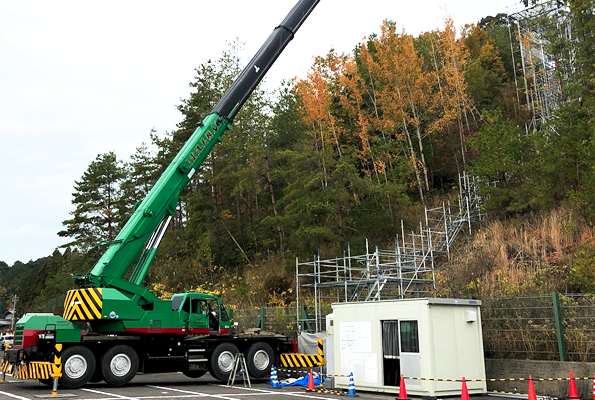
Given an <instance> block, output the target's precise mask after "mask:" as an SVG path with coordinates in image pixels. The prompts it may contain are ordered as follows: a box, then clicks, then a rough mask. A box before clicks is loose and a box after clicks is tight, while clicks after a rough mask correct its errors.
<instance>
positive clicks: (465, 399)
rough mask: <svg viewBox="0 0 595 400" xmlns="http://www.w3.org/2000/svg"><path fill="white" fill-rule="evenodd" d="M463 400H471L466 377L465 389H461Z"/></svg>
mask: <svg viewBox="0 0 595 400" xmlns="http://www.w3.org/2000/svg"><path fill="white" fill-rule="evenodd" d="M461 400H469V391H468V390H467V382H465V377H463V387H462V389H461Z"/></svg>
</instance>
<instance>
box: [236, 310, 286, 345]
mask: <svg viewBox="0 0 595 400" xmlns="http://www.w3.org/2000/svg"><path fill="white" fill-rule="evenodd" d="M233 320H234V322H237V323H238V327H237V330H238V331H239V332H243V331H246V330H249V329H251V328H260V329H262V330H263V331H269V332H275V333H280V334H282V335H285V336H287V337H289V338H295V337H296V336H297V322H296V321H297V314H296V309H295V307H261V308H245V309H237V310H233Z"/></svg>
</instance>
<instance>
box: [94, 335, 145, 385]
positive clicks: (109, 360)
mask: <svg viewBox="0 0 595 400" xmlns="http://www.w3.org/2000/svg"><path fill="white" fill-rule="evenodd" d="M137 371H138V355H137V354H136V351H134V349H133V348H132V347H130V346H125V345H118V346H114V347H112V348H111V349H109V350H108V351H106V352H105V354H104V355H103V357H101V372H102V373H103V378H104V379H105V381H106V382H107V383H109V384H110V385H112V386H123V385H126V384H127V383H128V382H130V381H131V380H132V378H134V377H135V376H136V372H137Z"/></svg>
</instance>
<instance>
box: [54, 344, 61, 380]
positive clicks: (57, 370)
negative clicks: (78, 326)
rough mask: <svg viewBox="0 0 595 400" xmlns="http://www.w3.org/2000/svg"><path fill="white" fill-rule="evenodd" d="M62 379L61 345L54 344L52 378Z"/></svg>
mask: <svg viewBox="0 0 595 400" xmlns="http://www.w3.org/2000/svg"><path fill="white" fill-rule="evenodd" d="M60 377H62V344H60V343H56V346H55V348H54V363H53V364H52V378H60Z"/></svg>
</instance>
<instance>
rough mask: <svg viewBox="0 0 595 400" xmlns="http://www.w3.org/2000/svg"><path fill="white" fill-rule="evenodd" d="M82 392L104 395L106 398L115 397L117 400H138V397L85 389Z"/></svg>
mask: <svg viewBox="0 0 595 400" xmlns="http://www.w3.org/2000/svg"><path fill="white" fill-rule="evenodd" d="M81 390H84V391H86V392H91V393H97V394H103V395H105V396H113V397H115V398H117V399H128V400H138V397H130V396H122V395H119V394H115V393H108V392H101V391H99V390H93V389H85V388H82V389H81ZM113 397H111V398H113Z"/></svg>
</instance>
